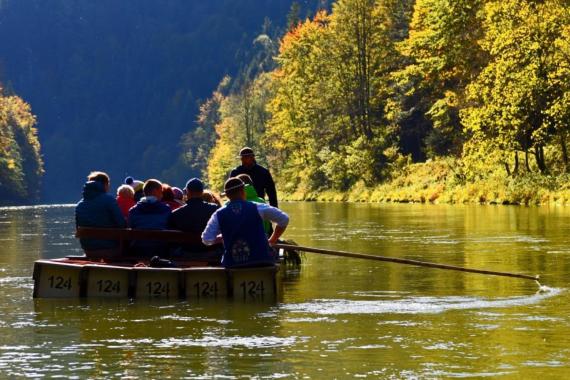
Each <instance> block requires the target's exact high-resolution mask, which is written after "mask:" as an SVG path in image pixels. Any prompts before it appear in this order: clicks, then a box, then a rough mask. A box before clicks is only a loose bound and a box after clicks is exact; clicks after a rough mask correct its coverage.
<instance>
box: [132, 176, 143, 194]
mask: <svg viewBox="0 0 570 380" xmlns="http://www.w3.org/2000/svg"><path fill="white" fill-rule="evenodd" d="M131 186H132V187H133V190H134V191H135V193H137V192H139V191H143V187H144V182H142V181H137V180H136V179H135V180H134V181H133V184H132V185H131Z"/></svg>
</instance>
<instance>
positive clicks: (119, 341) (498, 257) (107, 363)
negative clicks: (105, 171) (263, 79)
mask: <svg viewBox="0 0 570 380" xmlns="http://www.w3.org/2000/svg"><path fill="white" fill-rule="evenodd" d="M283 207H284V208H285V209H286V211H288V212H289V213H290V214H291V216H292V225H291V226H290V229H289V230H288V232H287V237H288V238H291V239H294V240H296V241H297V242H298V243H300V244H302V245H308V246H316V247H321V248H331V249H340V250H347V251H355V252H362V253H367V254H380V255H385V256H394V257H403V258H411V259H419V260H424V261H434V262H440V263H447V264H452V265H461V266H469V267H474V268H486V269H492V270H500V271H510V272H521V273H527V274H540V275H541V277H542V281H541V282H542V283H543V284H545V285H546V286H544V287H542V288H541V289H539V288H538V286H537V285H536V283H534V282H532V281H524V280H520V279H510V278H498V277H487V276H481V275H476V274H467V273H457V272H449V271H443V270H437V269H427V268H418V267H409V266H402V265H397V264H390V263H380V262H368V261H364V260H354V259H352V260H351V259H345V258H339V257H327V256H320V255H315V254H309V253H308V254H306V263H305V265H304V266H303V268H302V269H301V270H300V271H289V272H287V273H285V275H284V276H283V279H284V286H283V295H282V300H281V301H280V302H278V303H250V304H244V303H243V302H234V301H232V302H230V301H228V300H225V299H224V300H212V301H209V302H205V301H204V300H201V301H200V302H199V303H196V302H186V301H171V302H167V301H143V300H136V301H128V300H33V299H32V298H31V290H32V286H33V284H32V280H31V269H32V263H33V261H34V260H36V259H38V258H41V257H46V258H51V257H60V256H64V255H69V254H77V253H78V252H80V250H79V246H78V244H77V242H76V241H75V239H74V237H73V232H74V231H73V229H74V223H73V209H72V208H70V207H63V206H55V207H25V208H4V209H0V299H1V301H0V315H1V318H0V375H1V376H0V377H2V378H4V377H8V378H10V377H24V376H27V377H41V376H49V377H52V376H62V377H72V376H77V377H82V378H85V377H90V378H108V377H127V378H180V377H190V378H196V377H198V378H200V377H202V378H209V377H212V376H220V377H227V378H234V377H242V376H244V375H257V376H260V377H269V378H281V377H290V378H299V377H311V378H333V377H336V378H348V377H351V378H352V377H372V378H378V377H382V378H441V377H483V376H486V377H499V376H507V377H513V378H519V377H524V378H534V377H538V376H546V377H548V378H563V377H566V376H568V375H569V374H570V369H569V357H570V356H569V355H570V345H569V344H568V343H569V341H568V334H567V331H568V329H569V327H570V317H569V315H570V302H569V301H570V297H569V295H568V291H567V290H566V288H567V285H566V284H567V282H568V280H567V279H568V278H569V275H570V261H569V256H570V245H569V244H568V243H569V240H570V237H569V236H570V234H568V231H570V210H568V209H565V208H523V207H484V206H474V207H473V206H430V205H364V204H354V205H343V204H319V203H289V204H284V205H283Z"/></svg>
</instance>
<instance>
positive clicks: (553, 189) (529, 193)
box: [278, 160, 570, 206]
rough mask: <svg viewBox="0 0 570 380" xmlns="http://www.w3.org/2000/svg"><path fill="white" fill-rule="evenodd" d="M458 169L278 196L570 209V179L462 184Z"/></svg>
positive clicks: (430, 166)
mask: <svg viewBox="0 0 570 380" xmlns="http://www.w3.org/2000/svg"><path fill="white" fill-rule="evenodd" d="M454 164H457V163H456V162H454V161H453V160H441V161H433V162H426V163H417V164H411V165H409V166H407V167H406V168H405V170H404V172H403V173H402V174H401V175H400V176H398V177H396V178H393V179H392V180H390V181H388V182H386V183H383V184H380V185H377V186H375V187H367V186H366V185H365V184H364V183H362V182H360V183H357V184H356V185H355V186H354V187H352V188H351V189H349V190H347V191H335V190H322V191H305V192H304V191H302V190H297V191H296V192H293V193H284V192H279V197H280V200H283V201H317V202H355V203H357V202H362V203H430V204H452V205H460V204H480V205H522V206H554V205H556V206H568V205H570V176H567V175H566V176H543V175H540V174H531V175H526V176H521V177H515V178H513V177H510V178H509V177H500V176H496V177H494V178H489V179H486V180H482V181H480V182H473V183H461V182H460V181H458V179H457V173H456V172H454V171H453V169H452V167H453V166H452V165H454ZM278 191H279V189H278Z"/></svg>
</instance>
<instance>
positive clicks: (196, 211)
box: [168, 178, 220, 258]
mask: <svg viewBox="0 0 570 380" xmlns="http://www.w3.org/2000/svg"><path fill="white" fill-rule="evenodd" d="M203 191H204V184H203V183H202V181H200V180H199V179H198V178H192V179H191V180H189V181H188V182H187V183H186V194H187V196H188V200H187V201H186V205H185V206H183V207H180V208H179V209H177V210H176V211H174V212H173V213H172V214H171V215H170V218H169V219H168V228H170V229H173V230H180V231H184V232H189V233H192V234H195V235H196V236H197V237H199V236H200V234H201V233H202V231H204V228H206V224H207V223H208V220H209V219H210V217H211V216H212V214H213V213H214V212H215V211H216V210H217V209H218V208H219V207H220V206H218V205H215V204H212V203H207V202H205V201H203V200H202V194H203ZM179 248H180V249H179V250H178V252H177V254H180V255H184V254H186V253H198V252H206V251H209V250H210V249H209V248H208V247H207V246H205V245H204V244H202V243H197V244H190V243H188V244H184V245H182V246H181V247H179ZM188 256H189V257H193V258H197V256H196V255H188ZM206 256H208V255H206ZM210 256H211V255H210Z"/></svg>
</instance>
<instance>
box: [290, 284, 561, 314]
mask: <svg viewBox="0 0 570 380" xmlns="http://www.w3.org/2000/svg"><path fill="white" fill-rule="evenodd" d="M561 292H562V289H558V288H545V289H544V291H541V292H538V293H536V294H534V295H531V296H521V297H510V298H497V299H485V298H477V297H456V296H454V297H409V298H404V299H401V300H399V301H396V300H383V301H380V300H378V301H376V300H366V301H361V300H349V299H317V300H314V301H311V302H305V303H297V304H289V305H284V306H283V308H284V309H285V310H288V311H291V312H294V313H312V314H317V315H338V314H390V313H392V314H437V313H443V312H446V311H449V310H467V309H488V308H504V307H512V306H526V305H532V304H536V303H539V302H541V301H543V300H545V299H548V298H552V297H555V296H557V295H559V294H560V293H561Z"/></svg>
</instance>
